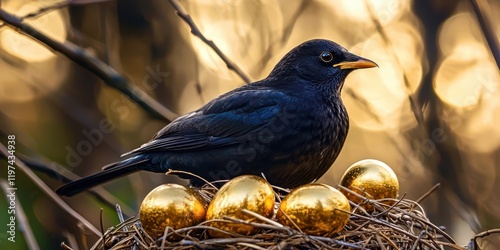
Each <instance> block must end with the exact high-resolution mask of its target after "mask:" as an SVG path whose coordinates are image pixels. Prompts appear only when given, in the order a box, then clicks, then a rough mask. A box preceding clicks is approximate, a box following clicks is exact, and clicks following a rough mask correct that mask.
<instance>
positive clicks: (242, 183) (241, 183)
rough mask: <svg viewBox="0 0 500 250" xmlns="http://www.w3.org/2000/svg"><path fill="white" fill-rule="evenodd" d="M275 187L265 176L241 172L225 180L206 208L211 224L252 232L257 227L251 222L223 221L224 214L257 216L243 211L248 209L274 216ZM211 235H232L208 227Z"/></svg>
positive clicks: (244, 233)
mask: <svg viewBox="0 0 500 250" xmlns="http://www.w3.org/2000/svg"><path fill="white" fill-rule="evenodd" d="M274 199H275V198H274V190H273V188H272V187H271V185H269V183H268V182H267V181H266V180H264V179H263V178H262V177H259V176H254V175H242V176H239V177H236V178H234V179H232V180H231V181H229V182H227V183H226V184H224V186H222V187H221V189H220V190H219V191H218V192H217V193H216V194H215V196H214V198H213V199H212V201H211V202H210V206H209V207H208V210H207V216H206V217H207V220H217V221H213V222H210V224H209V225H210V226H213V227H216V228H219V229H221V230H225V231H228V232H232V233H237V234H242V235H252V234H254V233H255V231H256V229H255V228H254V227H253V226H251V225H248V224H243V223H234V222H228V221H223V220H222V219H224V217H225V216H227V217H232V218H236V219H240V220H244V221H247V222H253V221H256V218H255V217H253V216H251V215H249V214H247V213H244V212H243V211H242V209H247V210H250V211H252V212H255V213H258V214H260V215H263V216H265V217H268V218H271V217H272V215H273V211H274ZM209 233H210V236H212V237H229V236H230V235H228V234H225V233H223V232H220V231H215V230H209Z"/></svg>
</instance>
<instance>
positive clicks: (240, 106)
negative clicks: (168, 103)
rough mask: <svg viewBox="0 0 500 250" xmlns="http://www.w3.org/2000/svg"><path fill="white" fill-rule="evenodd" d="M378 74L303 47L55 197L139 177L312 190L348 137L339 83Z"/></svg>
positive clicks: (363, 63) (331, 47)
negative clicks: (355, 74) (254, 179)
mask: <svg viewBox="0 0 500 250" xmlns="http://www.w3.org/2000/svg"><path fill="white" fill-rule="evenodd" d="M376 66H377V64H376V63H375V62H373V61H371V60H368V59H365V58H362V57H359V56H357V55H354V54H352V53H349V52H348V51H347V50H346V49H345V48H343V47H342V46H340V45H338V44H337V43H334V42H332V41H328V40H321V39H316V40H310V41H307V42H304V43H302V44H301V45H299V46H297V47H295V48H294V49H292V50H291V51H290V52H288V53H287V54H286V55H285V56H284V57H283V58H282V59H281V61H279V62H278V64H277V65H276V66H275V67H274V69H273V70H272V71H271V73H270V74H269V76H268V77H266V78H265V79H262V80H260V81H257V82H254V83H251V84H248V85H245V86H243V87H240V88H237V89H235V90H233V91H230V92H228V93H225V94H223V95H221V96H219V97H217V98H215V99H214V100H212V101H210V102H209V103H207V104H206V105H204V106H203V107H201V108H200V109H198V110H196V111H194V112H191V113H188V114H186V115H184V116H181V117H179V118H177V119H176V120H174V121H173V122H171V123H170V124H168V125H167V126H166V127H164V128H163V129H161V130H160V131H159V132H158V133H157V134H156V135H155V136H154V137H153V139H152V140H151V141H149V142H147V143H145V144H143V145H142V146H141V147H139V148H137V149H135V150H133V151H131V152H129V153H126V154H124V155H123V156H129V157H130V158H128V159H125V160H123V161H120V162H117V163H114V164H111V165H108V166H107V167H105V168H104V169H103V170H102V171H101V172H98V173H96V174H93V175H90V176H88V177H84V178H82V179H80V180H76V181H73V182H71V183H68V184H66V185H64V186H62V187H60V188H59V189H58V190H57V193H58V194H60V195H66V196H71V195H74V194H76V193H79V192H81V191H83V190H86V189H88V188H91V187H93V186H96V185H99V184H101V183H104V182H107V181H109V180H111V179H114V178H117V177H119V176H122V175H125V174H130V173H132V172H135V171H138V170H147V171H152V172H159V173H165V172H167V171H168V170H169V169H176V170H183V171H189V172H192V173H195V174H197V175H200V176H202V177H204V178H205V179H207V180H209V181H213V180H220V179H230V178H232V177H235V176H238V175H242V174H254V175H261V173H263V174H264V175H265V177H266V178H267V180H268V181H269V182H270V183H271V184H274V185H278V186H281V187H286V188H294V187H297V186H299V185H302V184H306V183H310V182H313V181H315V180H316V179H318V178H320V177H321V176H322V175H323V174H324V173H325V172H326V171H327V170H328V169H329V168H330V166H331V165H332V164H333V162H334V161H335V159H336V158H337V156H338V154H339V153H340V150H341V149H342V146H343V144H344V141H345V139H346V136H347V131H348V129H349V118H348V116H347V112H346V109H345V107H344V104H343V103H342V100H341V97H340V91H341V90H342V86H343V84H344V80H345V78H346V77H347V75H348V74H349V73H351V72H352V71H353V70H355V69H361V68H371V67H376ZM182 177H184V176H182ZM192 181H194V182H192V184H194V185H197V184H199V183H197V182H196V180H192Z"/></svg>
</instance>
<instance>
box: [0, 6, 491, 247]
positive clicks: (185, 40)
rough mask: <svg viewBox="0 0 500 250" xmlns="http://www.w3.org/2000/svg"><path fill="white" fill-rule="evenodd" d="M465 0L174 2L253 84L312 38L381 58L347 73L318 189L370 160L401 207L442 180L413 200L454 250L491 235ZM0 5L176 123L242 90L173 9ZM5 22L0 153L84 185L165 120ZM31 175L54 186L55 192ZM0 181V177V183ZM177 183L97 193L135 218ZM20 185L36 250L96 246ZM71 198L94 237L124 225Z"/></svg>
mask: <svg viewBox="0 0 500 250" xmlns="http://www.w3.org/2000/svg"><path fill="white" fill-rule="evenodd" d="M471 2H474V1H466V0H443V1H432V0H420V1H409V0H403V1H399V0H367V1H363V0H337V1H326V0H324V1H319V0H318V1H307V0H302V1H299V0H296V1H285V0H278V1H271V0H268V1H264V0H249V1H243V0H190V1H186V0H184V1H179V3H180V4H181V5H182V6H183V8H184V9H185V10H186V12H187V13H189V14H190V15H191V17H192V18H193V20H194V22H195V23H196V24H197V25H198V27H199V29H200V31H201V32H202V33H203V34H204V35H205V36H206V37H207V38H208V39H210V40H213V41H214V43H215V44H216V45H217V46H218V47H219V48H220V50H221V51H222V52H223V53H224V54H225V55H226V56H227V57H229V58H230V59H231V60H232V61H233V62H234V63H235V64H236V65H238V66H239V67H240V68H241V70H242V71H243V72H245V73H246V75H248V76H249V77H250V79H251V80H258V79H261V78H264V77H266V76H267V74H268V73H269V72H270V70H271V69H272V67H273V66H274V65H275V64H276V63H277V61H278V60H279V59H280V58H281V57H282V56H283V55H284V54H285V53H286V52H288V51H289V50H290V49H291V48H293V47H295V46H296V45H298V44H300V43H302V42H304V41H306V40H309V39H313V38H325V39H330V40H333V41H336V42H338V43H339V44H341V45H343V46H345V47H346V48H347V49H348V50H350V51H352V52H354V53H356V54H358V55H361V56H363V57H366V58H369V59H372V60H374V61H375V62H377V63H378V64H379V66H380V68H377V69H371V70H363V71H359V72H354V73H353V74H351V75H350V76H349V77H348V79H347V81H346V84H345V85H344V90H343V94H342V98H343V100H344V103H345V105H346V107H347V110H348V112H349V115H350V119H351V127H350V133H349V136H348V138H347V141H346V143H345V145H344V148H343V150H342V152H341V154H340V156H339V158H338V159H337V161H336V162H335V163H334V165H333V167H332V168H331V169H330V171H329V172H328V173H327V174H326V175H325V176H324V177H323V178H322V179H321V180H320V182H324V183H327V184H331V185H336V184H337V183H338V181H339V180H340V177H341V176H342V174H343V172H344V170H345V169H347V168H348V167H349V166H350V165H351V164H353V163H354V162H356V161H358V160H362V159H366V158H374V159H378V160H381V161H384V162H386V163H387V164H388V165H390V166H391V167H392V168H393V169H394V170H395V171H396V173H397V175H398V177H399V181H400V195H403V194H406V198H410V199H418V198H419V197H420V196H422V195H423V194H424V193H425V192H427V191H428V190H430V189H431V188H432V187H433V186H434V185H435V184H437V183H441V187H440V188H439V189H438V190H437V191H435V192H434V193H432V194H431V195H430V196H429V197H428V198H427V199H425V201H424V202H423V203H422V204H423V206H424V208H425V209H426V212H427V215H428V216H429V218H430V220H431V221H432V222H433V223H435V224H437V225H441V226H443V227H445V228H446V232H448V233H449V234H450V235H451V236H452V237H453V238H455V239H456V240H457V242H458V243H459V244H462V245H465V244H467V243H468V242H469V241H470V239H471V238H472V237H473V236H474V235H475V234H476V233H478V232H481V231H484V230H488V229H491V228H495V227H499V225H500V216H498V215H499V214H500V196H499V195H498V190H500V171H499V168H498V167H499V166H500V127H499V124H500V111H499V110H500V91H499V87H500V73H499V68H498V66H497V65H498V64H497V63H496V62H495V59H494V57H493V56H492V53H491V50H490V47H489V46H488V43H487V42H486V40H485V37H487V34H485V33H484V30H482V29H481V26H480V25H479V23H478V19H477V12H475V11H474V8H473V5H471ZM478 2H481V4H482V6H486V8H483V11H484V12H483V13H482V15H483V16H484V17H486V18H489V20H490V23H491V24H493V27H492V28H493V31H494V33H493V37H491V36H490V38H494V39H496V41H498V39H500V1H498V0H489V1H486V0H482V1H479V0H478ZM0 3H1V6H0V7H1V10H2V11H4V12H7V13H10V14H15V15H16V16H18V17H25V18H24V19H23V21H24V22H25V23H28V24H30V25H32V26H33V27H35V28H36V29H38V30H39V31H40V32H43V33H44V34H45V35H47V36H49V37H50V38H52V39H53V40H54V41H57V42H59V43H62V44H69V43H72V44H74V45H76V46H79V47H81V48H82V49H84V50H85V53H87V54H88V55H91V56H94V57H97V58H99V59H100V60H101V61H102V62H104V63H105V64H107V65H109V66H111V67H112V68H114V69H115V70H116V71H117V72H120V73H122V74H124V75H126V76H127V77H128V78H129V79H130V80H131V82H133V83H134V84H135V85H136V86H137V87H138V88H139V89H142V90H143V91H144V92H145V93H147V95H149V96H150V97H152V98H153V99H155V100H157V101H158V102H160V103H161V104H162V105H164V106H165V107H167V108H168V109H170V110H172V111H174V112H175V113H177V114H185V113H187V112H189V111H192V110H194V109H196V108H198V107H200V106H201V105H203V104H204V103H206V102H208V101H210V100H211V99H213V98H215V97H216V96H218V95H220V94H222V93H224V92H227V91H229V90H232V89H234V88H236V87H238V86H242V85H243V84H245V82H244V81H243V80H242V79H241V78H240V77H239V76H238V75H237V74H235V73H234V72H233V71H231V70H229V69H228V68H227V67H226V64H225V63H224V62H223V61H222V60H221V59H220V58H219V57H218V56H217V54H215V53H214V52H213V50H212V49H211V48H210V47H208V46H207V45H206V44H204V43H203V42H202V41H201V40H200V39H199V38H197V37H195V36H193V35H192V34H191V33H190V29H189V26H188V25H186V24H185V23H184V22H183V21H182V20H181V19H180V18H179V17H178V16H177V15H176V14H175V10H174V8H173V7H172V5H171V4H170V3H169V2H168V1H160V0H151V1H150V0H148V1H132V0H121V1H104V0H100V1H99V0H93V1H92V0H73V1H67V2H61V1H49V0H43V1H24V0H3V1H0ZM0 25H1V26H0V133H1V138H0V142H2V143H3V144H4V145H6V141H7V135H10V134H13V135H15V136H16V153H17V154H23V155H25V156H26V157H29V159H31V160H32V161H33V162H35V163H40V164H45V165H48V166H51V167H54V168H59V167H60V168H61V169H62V168H64V169H67V170H69V171H72V172H74V173H76V174H78V175H80V176H83V175H88V174H90V173H94V172H96V171H98V170H99V169H100V168H101V167H102V166H103V165H106V164H108V163H111V162H113V161H116V160H119V159H120V155H121V154H122V153H125V152H127V151H129V150H131V149H134V148H136V147H138V146H140V145H141V144H142V143H144V142H146V141H148V140H149V139H150V138H151V137H152V136H153V135H154V134H155V133H156V132H157V131H158V130H159V129H161V128H162V127H163V126H165V125H166V124H168V121H166V120H162V119H157V118H154V117H152V116H151V115H150V113H148V112H146V111H145V110H144V109H143V108H141V106H139V105H137V104H136V103H135V102H132V101H130V99H129V98H127V97H126V96H125V95H124V94H123V93H121V92H120V91H117V90H116V89H114V88H112V87H109V86H108V85H106V84H105V83H104V82H103V81H102V80H101V79H99V78H98V77H96V76H95V75H94V74H93V73H91V72H90V71H88V70H86V69H84V68H83V67H82V66H81V62H79V61H78V60H76V61H72V60H70V59H68V58H67V57H66V56H64V55H62V54H60V53H57V52H54V51H53V50H50V49H48V48H47V46H44V45H41V44H40V43H39V42H36V41H34V40H33V39H30V38H27V37H26V36H25V35H22V34H20V33H19V32H18V31H15V30H13V29H12V28H11V27H9V26H8V25H6V24H4V23H3V22H1V21H0ZM20 32H21V33H22V32H23V30H20ZM19 157H20V156H19ZM0 164H2V166H6V165H7V162H6V161H3V160H2V161H1V163H0ZM1 169H6V167H2V168H1ZM59 171H60V172H62V170H59ZM36 173H37V174H38V176H39V177H40V178H41V179H43V181H44V182H46V183H47V185H49V186H50V187H51V188H52V189H55V188H57V187H58V186H60V185H61V184H62V182H61V180H60V178H55V177H54V176H51V175H49V174H46V173H43V172H40V171H37V172H36ZM6 178H7V171H6V170H5V171H4V170H2V171H0V179H6ZM171 181H178V180H177V179H176V178H174V177H170V176H169V177H165V176H163V175H161V174H149V173H140V174H134V175H131V176H129V177H125V178H121V179H119V180H116V181H114V182H112V183H108V184H106V185H105V186H104V187H105V189H106V190H108V191H109V192H110V193H111V194H113V195H114V196H116V197H117V198H118V199H119V204H120V205H121V206H122V209H123V211H124V213H125V214H127V215H129V216H132V215H135V213H137V209H138V205H139V204H140V202H141V200H142V199H143V198H144V196H145V195H146V194H147V193H148V192H149V191H150V190H151V189H152V188H154V187H156V186H158V185H159V184H161V183H164V182H171ZM16 186H17V188H18V190H17V193H16V194H17V204H18V205H19V204H20V205H21V206H22V208H23V209H24V212H25V213H26V216H27V220H28V224H29V226H30V227H31V230H32V231H33V233H34V236H35V239H36V241H37V243H38V244H39V246H40V247H41V248H42V249H53V248H59V246H60V243H61V242H62V241H64V242H66V243H69V244H70V243H72V242H73V244H75V242H76V243H77V244H78V245H80V246H81V247H82V246H83V247H85V246H87V247H89V246H91V245H92V244H93V243H94V242H95V241H96V240H97V238H96V237H95V236H94V235H92V234H91V233H89V232H87V231H85V230H82V227H81V226H79V223H78V222H77V221H76V220H75V219H73V218H72V217H71V216H69V215H68V213H66V212H65V211H64V210H62V209H61V208H60V207H59V206H57V205H56V203H55V202H53V201H52V200H51V199H49V198H48V197H47V196H46V195H45V194H44V193H43V192H42V191H41V190H40V188H39V187H38V186H37V185H35V184H34V183H33V182H32V181H31V180H30V179H29V178H27V176H26V175H25V174H24V173H23V172H22V171H21V170H20V169H19V168H18V169H17V172H16ZM2 197H5V196H2ZM65 200H66V201H67V202H68V203H69V204H70V206H71V207H72V208H73V209H75V210H76V211H77V212H78V213H80V214H81V215H83V216H84V217H85V218H86V219H88V220H89V221H90V222H92V223H93V224H94V225H95V226H96V227H97V228H100V226H99V225H100V221H101V219H100V213H101V208H103V219H102V223H103V227H104V229H106V228H109V227H111V226H113V225H116V224H117V223H118V217H117V213H116V211H115V209H114V208H113V207H110V206H108V205H106V204H105V203H103V202H101V201H99V200H98V199H96V198H94V197H93V196H91V195H89V194H88V193H84V194H81V195H78V196H76V197H73V198H69V199H65ZM7 206H8V203H7V199H6V198H0V208H1V211H0V228H1V229H0V246H8V247H9V249H26V248H27V247H28V246H27V245H26V239H25V237H24V236H23V234H22V233H21V231H19V230H18V232H17V235H16V243H11V242H9V241H7V236H8V235H7V233H6V231H7V230H6V227H5V226H4V225H6V224H7V223H8V214H7V212H6V211H7ZM4 229H5V230H4ZM85 244H87V245H85ZM73 246H74V245H73ZM0 248H2V249H6V248H4V247H0Z"/></svg>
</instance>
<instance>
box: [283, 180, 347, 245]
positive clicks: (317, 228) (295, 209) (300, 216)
mask: <svg viewBox="0 0 500 250" xmlns="http://www.w3.org/2000/svg"><path fill="white" fill-rule="evenodd" d="M340 210H343V211H340ZM350 210H351V206H350V205H349V201H348V200H347V198H346V197H345V196H344V195H343V194H342V193H341V192H340V191H338V190H337V189H335V188H333V187H330V186H328V185H325V184H319V183H312V184H307V185H304V186H300V187H298V188H295V189H294V190H292V192H290V193H289V194H288V195H287V196H285V198H284V199H283V200H282V201H281V205H280V208H279V210H278V214H277V219H278V221H279V222H280V223H281V224H283V225H287V226H289V227H291V228H296V227H295V225H296V226H297V227H299V228H300V230H302V232H304V233H307V234H310V235H318V236H328V235H331V234H333V233H336V232H338V231H340V230H342V228H344V226H345V225H346V224H347V222H348V221H349V214H348V212H349V211H350ZM292 221H293V223H292Z"/></svg>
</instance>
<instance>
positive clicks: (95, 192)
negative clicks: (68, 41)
mask: <svg viewBox="0 0 500 250" xmlns="http://www.w3.org/2000/svg"><path fill="white" fill-rule="evenodd" d="M16 157H17V159H19V160H21V161H23V162H24V164H25V165H26V166H28V167H29V168H30V169H32V170H36V171H39V172H42V173H44V174H46V175H48V176H50V177H52V178H54V179H57V180H59V181H62V182H63V183H68V182H70V181H74V180H77V179H80V178H81V177H80V176H78V175H76V174H75V173H73V172H71V171H69V170H67V169H66V168H64V167H62V166H60V165H58V164H57V163H55V162H47V163H46V162H42V161H39V160H35V159H33V158H31V157H28V156H26V155H22V154H17V155H16ZM2 158H5V156H3V155H0V159H2ZM87 191H88V192H89V193H90V194H91V195H92V196H94V197H95V198H96V199H97V200H98V201H100V202H102V203H104V204H105V205H107V206H108V207H109V208H111V209H115V208H116V204H121V203H122V202H121V201H120V200H119V199H118V198H116V197H115V196H113V195H112V194H111V193H110V192H108V191H107V190H106V189H104V188H102V187H96V188H93V189H89V190H87ZM122 206H123V211H124V214H125V216H127V217H131V216H132V215H133V214H135V213H136V212H135V211H134V210H133V209H132V208H130V207H129V206H127V205H123V204H122Z"/></svg>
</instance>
